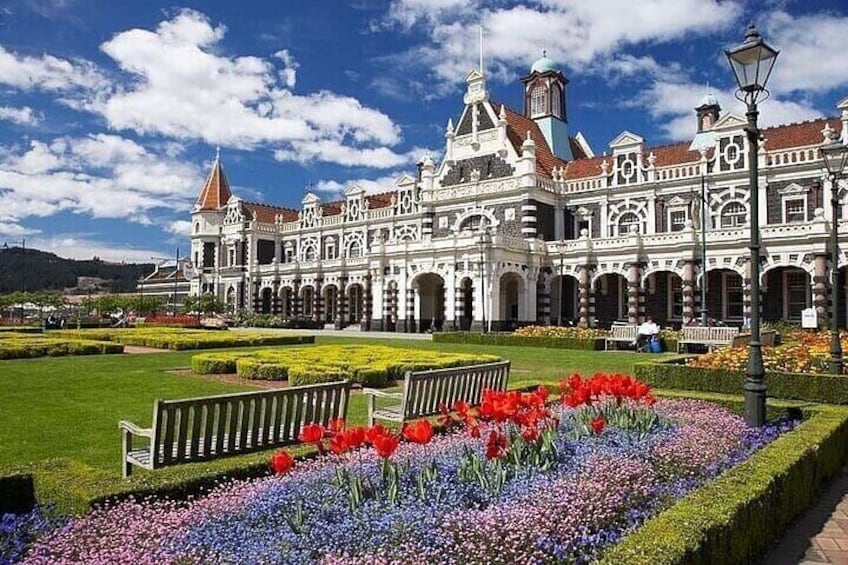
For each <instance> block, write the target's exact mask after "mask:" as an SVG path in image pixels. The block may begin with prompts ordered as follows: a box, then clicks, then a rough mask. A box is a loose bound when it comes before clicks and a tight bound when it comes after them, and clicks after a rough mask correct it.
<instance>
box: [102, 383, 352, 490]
mask: <svg viewBox="0 0 848 565" xmlns="http://www.w3.org/2000/svg"><path fill="white" fill-rule="evenodd" d="M349 395H350V383H349V382H348V381H339V382H333V383H323V384H316V385H307V386H293V387H289V388H286V389H281V390H271V391H260V392H243V393H236V394H222V395H217V396H206V397H202V398H189V399H185V400H157V401H156V402H155V404H154V405H153V425H152V426H151V427H150V428H140V427H138V426H136V425H135V424H133V423H131V422H126V421H121V422H119V423H118V427H119V428H120V429H121V430H122V432H123V456H122V459H121V462H122V463H121V464H122V466H123V475H124V478H126V477H128V476H129V475H130V473H131V472H132V466H133V465H138V466H139V467H143V468H145V469H151V470H152V469H158V468H160V467H166V466H169V465H178V464H181V463H193V462H196V461H206V460H209V459H216V458H219V457H226V456H229V455H238V454H242V453H249V452H252V451H259V450H263V449H269V448H272V447H276V446H281V445H287V444H291V443H295V442H297V436H298V434H299V433H300V430H301V428H302V427H303V426H304V425H305V424H312V423H319V424H322V425H327V424H328V423H329V422H330V419H332V418H344V417H345V416H346V415H347V405H348V397H349ZM134 436H139V437H142V438H146V440H147V442H146V443H147V445H145V446H144V447H142V448H136V447H134V446H133V437H134Z"/></svg>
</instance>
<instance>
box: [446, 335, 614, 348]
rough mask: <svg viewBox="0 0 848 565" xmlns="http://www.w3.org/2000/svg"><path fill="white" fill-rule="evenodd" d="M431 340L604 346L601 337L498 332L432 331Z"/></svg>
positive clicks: (550, 345) (563, 346) (483, 343)
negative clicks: (584, 337)
mask: <svg viewBox="0 0 848 565" xmlns="http://www.w3.org/2000/svg"><path fill="white" fill-rule="evenodd" d="M433 341H434V342H435V343H463V344H476V345H501V346H516V347H543V348H550V349H578V350H583V351H598V350H601V349H603V348H604V340H603V339H602V338H595V339H574V338H567V337H542V336H539V337H536V336H534V337H529V336H517V335H513V334H498V333H486V334H484V333H473V332H444V333H434V334H433Z"/></svg>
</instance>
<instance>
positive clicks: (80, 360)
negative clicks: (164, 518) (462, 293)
mask: <svg viewBox="0 0 848 565" xmlns="http://www.w3.org/2000/svg"><path fill="white" fill-rule="evenodd" d="M317 343H320V344H342V343H345V344H357V345H364V344H366V343H373V344H377V343H379V344H383V345H389V346H395V347H408V348H417V349H427V350H438V351H445V352H448V351H451V352H466V353H490V354H494V355H499V356H501V357H503V358H505V359H510V360H511V361H512V371H511V375H510V385H511V386H512V387H518V386H522V385H526V384H531V383H540V382H548V383H554V382H557V381H558V380H559V379H560V378H562V377H563V376H568V375H570V374H571V373H573V372H575V371H578V372H581V373H583V374H591V373H593V372H596V371H607V372H622V373H632V371H633V366H634V363H635V362H637V361H640V360H643V359H644V356H641V357H640V356H638V355H637V354H634V353H630V352H610V353H605V352H594V351H573V350H556V349H540V348H529V347H491V346H480V345H462V344H433V343H431V342H424V341H414V340H376V339H375V340H364V339H363V338H333V337H326V338H324V337H321V338H318V340H317ZM195 353H196V351H178V352H167V353H152V354H144V355H118V356H93V357H61V358H39V359H25V360H10V361H0V398H2V399H3V402H2V404H0V476H2V475H3V474H4V473H5V472H7V471H8V470H9V469H12V468H16V467H20V466H25V467H27V468H30V469H33V468H34V469H39V468H43V469H48V470H52V471H51V472H53V473H54V474H58V475H60V476H61V475H62V473H63V471H62V469H63V468H64V466H68V465H70V466H81V467H84V468H90V473H91V475H92V476H96V478H97V480H96V481H94V484H93V486H91V487H90V490H91V492H88V493H86V496H93V495H94V494H97V493H101V494H102V493H105V492H113V491H114V490H116V489H117V488H118V485H121V484H122V483H121V479H120V458H121V436H120V434H119V432H118V427H117V424H118V421H119V420H130V421H132V422H134V423H136V424H138V425H141V426H149V425H150V424H151V418H152V409H153V402H154V400H156V399H157V398H163V399H176V398H188V397H195V396H206V395H211V394H221V393H228V392H238V391H244V390H255V389H254V387H253V386H252V385H251V384H250V383H228V382H222V381H215V380H211V379H209V378H204V377H199V376H195V375H191V374H188V373H187V372H186V373H183V372H180V373H175V372H174V371H175V370H180V369H188V368H189V367H190V365H191V356H192V355H194V354H195ZM365 419H366V407H365V399H364V397H363V396H362V395H361V394H358V393H356V394H354V395H353V396H352V398H351V401H350V406H349V412H348V420H349V421H350V422H351V423H364V422H365ZM265 457H266V455H265V454H262V455H256V454H254V455H246V456H239V457H233V458H229V459H224V460H219V461H215V462H211V463H198V464H195V465H182V466H179V467H175V468H173V469H164V470H161V471H156V472H155V473H148V472H146V471H143V470H142V471H139V472H137V475H138V477H136V478H135V479H133V481H134V482H135V484H142V485H147V484H151V481H152V483H153V484H154V486H155V485H156V484H163V483H165V484H167V482H168V481H169V480H177V479H179V480H184V479H185V477H186V475H188V476H203V475H205V474H209V473H218V474H220V473H222V472H227V471H228V470H236V469H239V468H243V467H245V466H246V465H250V464H254V465H255V464H257V463H258V462H261V461H262V460H263V459H264V458H265ZM4 469H5V470H6V471H4ZM134 476H135V475H134ZM98 481H99V482H98ZM145 481H146V482H145ZM123 484H125V483H123ZM57 488H59V489H60V490H61V489H62V488H64V486H63V485H62V484H61V483H60V484H59V485H58V486H57Z"/></svg>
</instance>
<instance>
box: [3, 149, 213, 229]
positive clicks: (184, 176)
mask: <svg viewBox="0 0 848 565" xmlns="http://www.w3.org/2000/svg"><path fill="white" fill-rule="evenodd" d="M199 178H202V174H201V172H200V171H199V170H198V169H197V168H196V167H195V166H193V165H191V164H187V163H185V162H183V161H182V160H180V159H178V158H174V157H169V156H168V155H165V154H156V153H152V152H150V151H148V150H147V149H145V148H143V147H142V146H140V145H138V144H137V143H136V142H134V141H132V140H128V139H125V138H122V137H119V136H115V135H106V134H97V135H90V136H87V137H77V138H71V137H60V138H56V139H54V140H52V141H51V142H50V143H45V142H42V141H32V142H30V145H29V146H28V147H24V148H13V149H12V150H7V151H5V152H4V153H3V154H2V155H0V209H2V210H3V213H4V214H5V217H6V221H7V222H9V223H11V224H14V225H17V224H18V222H20V221H21V220H22V219H24V218H27V217H32V216H37V217H47V216H52V215H54V214H56V213H58V212H61V211H70V212H74V213H79V214H86V215H89V216H91V217H94V218H125V219H128V220H130V221H134V222H139V223H143V224H149V223H150V219H149V217H148V213H149V212H150V211H153V210H157V209H167V210H170V211H173V210H185V211H187V210H188V209H189V208H190V206H191V204H192V202H193V201H194V198H195V197H196V193H197V188H198V187H197V183H198V179H199Z"/></svg>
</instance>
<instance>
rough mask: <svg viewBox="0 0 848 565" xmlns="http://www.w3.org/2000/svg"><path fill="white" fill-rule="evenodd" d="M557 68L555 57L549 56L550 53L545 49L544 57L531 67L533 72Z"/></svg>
mask: <svg viewBox="0 0 848 565" xmlns="http://www.w3.org/2000/svg"><path fill="white" fill-rule="evenodd" d="M556 70H557V64H556V63H554V61H553V59H549V58H548V54H547V53H546V52H545V51H542V57H541V58H540V59H538V60H537V61H536V62H535V63H533V66H532V67H530V72H531V73H544V72H547V71H556Z"/></svg>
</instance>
